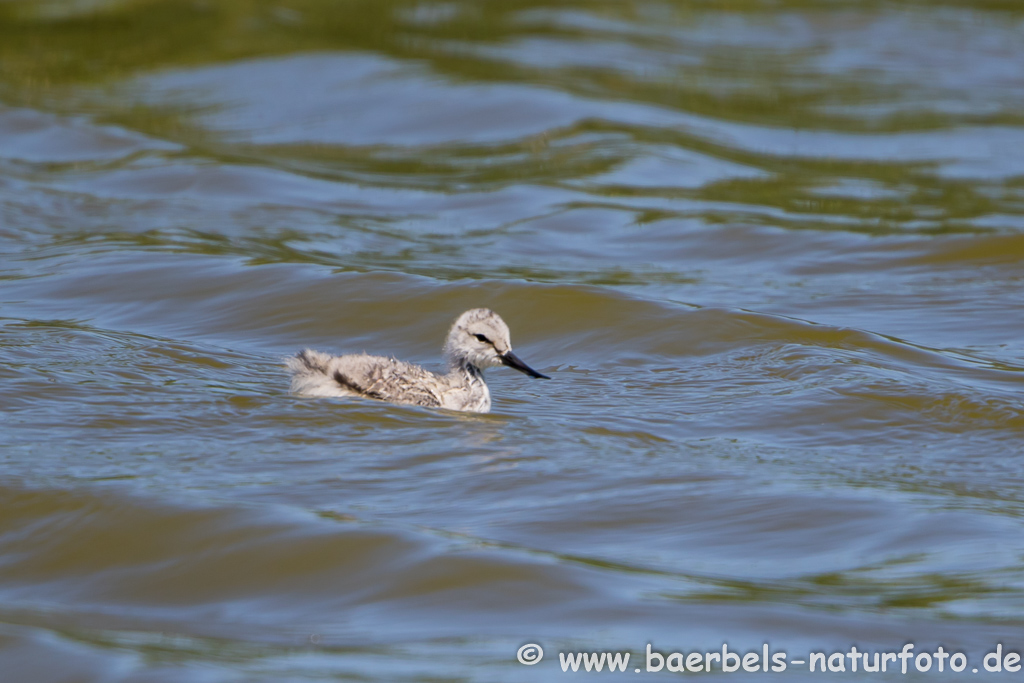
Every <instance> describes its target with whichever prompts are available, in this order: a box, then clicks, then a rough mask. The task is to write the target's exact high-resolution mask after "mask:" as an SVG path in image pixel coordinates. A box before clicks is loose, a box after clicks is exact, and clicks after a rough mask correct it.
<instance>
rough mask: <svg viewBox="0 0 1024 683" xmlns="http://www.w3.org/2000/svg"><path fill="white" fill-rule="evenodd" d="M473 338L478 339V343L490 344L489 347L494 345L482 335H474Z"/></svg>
mask: <svg viewBox="0 0 1024 683" xmlns="http://www.w3.org/2000/svg"><path fill="white" fill-rule="evenodd" d="M473 336H474V337H476V338H477V339H479V340H480V341H482V342H483V343H484V344H491V346H493V345H494V344H493V343H492V342H491V340H490V339H488V338H487V337H485V336H484V335H482V334H474V335H473Z"/></svg>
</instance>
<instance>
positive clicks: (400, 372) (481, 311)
mask: <svg viewBox="0 0 1024 683" xmlns="http://www.w3.org/2000/svg"><path fill="white" fill-rule="evenodd" d="M444 358H445V361H446V363H447V370H448V371H447V372H446V373H445V374H438V373H434V372H430V371H429V370H424V369H423V368H421V367H420V366H418V365H413V364H412V363H406V362H405V361H400V360H397V359H395V358H392V357H387V356H371V355H368V354H366V353H353V354H346V355H343V356H332V355H330V354H327V353H322V352H320V351H314V350H312V349H305V350H304V351H300V352H299V353H298V354H296V355H295V356H293V357H291V358H288V359H287V361H286V365H287V368H288V370H289V371H290V372H291V389H292V393H293V394H295V395H297V396H305V397H347V396H360V397H363V398H372V399H377V400H379V401H387V402H388V403H399V404H406V405H416V406H427V407H432V408H447V409H448V410H458V411H465V412H474V413H487V412H490V410H491V392H490V390H489V389H488V388H487V383H486V382H484V370H486V369H487V368H494V367H498V366H501V365H505V366H507V367H510V368H513V369H515V370H518V371H519V372H522V373H523V374H525V375H528V376H529V377H533V378H538V379H551V378H550V377H548V376H547V375H543V374H541V373H539V372H537V371H536V370H534V369H533V368H531V367H530V366H529V365H527V364H526V363H524V362H523V361H521V360H520V359H519V357H518V356H516V355H515V354H514V353H512V342H511V340H510V338H509V331H508V325H506V324H505V321H504V320H502V319H501V316H499V315H498V314H497V313H495V312H494V311H492V310H491V309H489V308H473V309H470V310H468V311H466V312H465V313H463V314H462V315H460V316H459V317H458V318H456V320H455V323H454V324H453V325H452V327H451V329H450V330H449V331H448V337H447V339H446V341H445V345H444Z"/></svg>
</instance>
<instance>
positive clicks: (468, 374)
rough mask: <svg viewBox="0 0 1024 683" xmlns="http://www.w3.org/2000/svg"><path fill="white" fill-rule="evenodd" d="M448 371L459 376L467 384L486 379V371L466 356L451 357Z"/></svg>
mask: <svg viewBox="0 0 1024 683" xmlns="http://www.w3.org/2000/svg"><path fill="white" fill-rule="evenodd" d="M448 371H449V373H450V374H453V375H458V377H459V378H460V379H461V380H462V381H463V382H465V383H466V384H475V383H476V382H482V381H483V380H484V371H483V370H481V369H480V368H478V367H477V366H475V365H473V364H472V363H470V362H469V360H467V359H466V358H450V359H449V360H448Z"/></svg>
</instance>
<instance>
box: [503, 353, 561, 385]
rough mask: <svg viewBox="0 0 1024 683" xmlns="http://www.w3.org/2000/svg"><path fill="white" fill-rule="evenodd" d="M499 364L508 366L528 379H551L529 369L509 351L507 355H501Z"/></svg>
mask: <svg viewBox="0 0 1024 683" xmlns="http://www.w3.org/2000/svg"><path fill="white" fill-rule="evenodd" d="M501 362H502V363H504V364H505V365H507V366H509V367H510V368H515V369H516V370H518V371H519V372H521V373H523V374H524V375H529V376H530V377H536V378H538V379H551V378H550V377H548V376H547V375H542V374H540V373H539V372H537V371H536V370H534V369H533V368H531V367H530V366H529V365H527V364H526V363H524V362H523V361H521V360H519V356H517V355H516V354H514V353H512V352H511V351H509V352H508V353H503V354H501Z"/></svg>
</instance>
